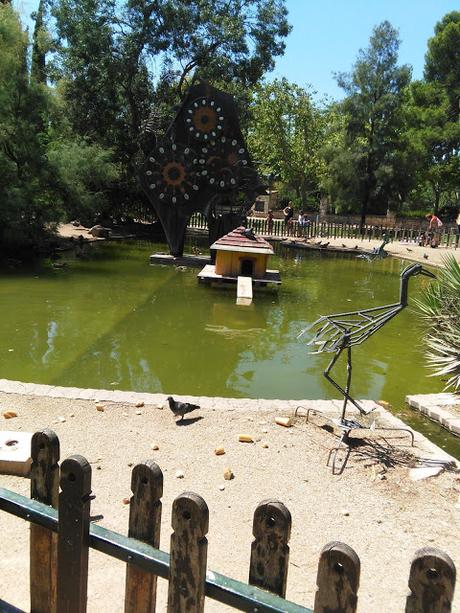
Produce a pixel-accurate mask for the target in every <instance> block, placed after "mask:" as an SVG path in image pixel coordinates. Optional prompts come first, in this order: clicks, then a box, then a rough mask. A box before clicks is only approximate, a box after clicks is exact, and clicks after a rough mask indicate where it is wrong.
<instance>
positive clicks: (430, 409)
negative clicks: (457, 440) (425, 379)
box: [406, 393, 460, 436]
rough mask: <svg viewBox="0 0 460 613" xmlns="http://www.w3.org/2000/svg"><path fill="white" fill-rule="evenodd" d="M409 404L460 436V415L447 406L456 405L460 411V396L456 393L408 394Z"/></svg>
mask: <svg viewBox="0 0 460 613" xmlns="http://www.w3.org/2000/svg"><path fill="white" fill-rule="evenodd" d="M406 402H407V404H408V405H409V406H410V407H412V408H413V409H415V410H416V411H419V412H420V413H422V415H426V416H427V417H429V418H430V419H432V420H433V421H436V422H438V424H441V426H443V427H444V428H446V430H448V431H449V432H450V433H451V434H454V435H455V436H460V415H459V414H456V413H454V412H453V411H452V410H449V409H446V407H449V406H452V405H456V406H457V407H458V409H459V412H460V398H459V397H458V396H456V395H455V394H448V393H443V394H417V395H414V396H406Z"/></svg>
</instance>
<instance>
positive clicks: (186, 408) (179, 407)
mask: <svg viewBox="0 0 460 613" xmlns="http://www.w3.org/2000/svg"><path fill="white" fill-rule="evenodd" d="M167 401H168V403H169V408H170V409H171V411H172V412H173V413H174V415H175V416H176V417H179V415H180V420H179V421H182V420H183V419H184V415H187V413H191V412H192V411H194V410H195V409H199V408H200V407H199V405H198V404H191V403H190V402H179V401H178V400H174V398H173V397H172V396H168V398H167Z"/></svg>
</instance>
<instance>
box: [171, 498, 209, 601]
mask: <svg viewBox="0 0 460 613" xmlns="http://www.w3.org/2000/svg"><path fill="white" fill-rule="evenodd" d="M171 523H172V527H173V530H174V532H173V533H172V535H171V553H170V556H171V557H170V568H169V589H168V613H202V612H203V611H204V595H205V579H206V561H207V553H208V541H207V539H206V534H207V532H208V528H209V510H208V506H207V504H206V502H205V501H204V500H203V498H201V496H198V495H197V494H194V493H192V492H184V493H183V494H181V495H180V496H178V497H177V498H176V499H175V500H174V502H173V508H172V521H171Z"/></svg>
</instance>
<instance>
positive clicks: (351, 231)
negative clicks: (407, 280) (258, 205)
mask: <svg viewBox="0 0 460 613" xmlns="http://www.w3.org/2000/svg"><path fill="white" fill-rule="evenodd" d="M248 226H249V227H250V228H253V229H254V232H255V233H256V234H261V235H263V236H273V237H280V238H284V237H286V238H289V237H302V238H329V239H330V238H352V239H354V240H367V241H370V240H373V239H376V240H382V239H383V237H384V236H386V237H388V239H389V240H390V242H392V241H403V242H407V243H413V244H418V243H419V241H420V240H421V237H422V234H423V233H424V232H425V231H426V224H425V226H422V227H419V228H398V227H392V226H384V225H378V226H377V225H370V224H368V225H365V226H364V234H363V236H361V234H360V231H359V225H358V224H356V223H344V222H341V223H333V222H323V221H320V220H316V219H312V220H311V221H310V223H308V224H306V225H300V224H299V223H298V222H297V221H293V222H292V223H291V224H289V225H286V224H285V223H284V221H283V220H280V219H274V220H273V223H272V224H271V225H270V226H269V223H268V221H267V219H264V218H260V217H248ZM188 227H189V228H198V229H203V230H204V229H207V227H208V226H207V222H206V218H205V217H203V216H202V215H201V214H199V213H196V214H194V215H192V217H191V218H190V221H189V226H188ZM459 243H460V241H459V239H458V234H457V227H456V226H455V225H452V226H448V225H444V226H443V227H442V230H441V232H440V242H439V244H440V245H442V246H445V247H454V248H458V247H460V244H459Z"/></svg>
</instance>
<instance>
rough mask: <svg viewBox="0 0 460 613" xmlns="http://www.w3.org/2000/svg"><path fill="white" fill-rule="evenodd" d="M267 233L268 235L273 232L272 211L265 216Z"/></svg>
mask: <svg viewBox="0 0 460 613" xmlns="http://www.w3.org/2000/svg"><path fill="white" fill-rule="evenodd" d="M267 231H268V233H269V234H272V232H273V211H272V210H271V209H270V210H269V211H268V215H267Z"/></svg>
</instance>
